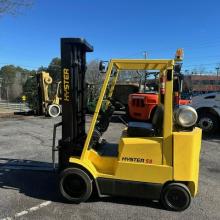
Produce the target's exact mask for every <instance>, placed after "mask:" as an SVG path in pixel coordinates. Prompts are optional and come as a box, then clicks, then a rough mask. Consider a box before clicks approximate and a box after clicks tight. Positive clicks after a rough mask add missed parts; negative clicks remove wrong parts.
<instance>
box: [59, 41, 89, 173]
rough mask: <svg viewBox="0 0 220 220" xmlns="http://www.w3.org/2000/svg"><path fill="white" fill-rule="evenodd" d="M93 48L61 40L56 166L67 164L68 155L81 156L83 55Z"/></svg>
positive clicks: (83, 135)
mask: <svg viewBox="0 0 220 220" xmlns="http://www.w3.org/2000/svg"><path fill="white" fill-rule="evenodd" d="M92 51H93V47H92V46H91V45H90V44H88V43H87V42H86V40H85V39H82V38H62V39H61V89H62V139H61V140H60V141H59V166H60V168H61V169H62V168H63V167H65V166H67V165H68V164H69V157H70V156H71V155H79V156H80V155H81V152H82V148H83V146H84V141H85V139H86V132H85V113H86V105H87V97H86V82H85V72H86V52H92Z"/></svg>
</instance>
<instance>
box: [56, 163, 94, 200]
mask: <svg viewBox="0 0 220 220" xmlns="http://www.w3.org/2000/svg"><path fill="white" fill-rule="evenodd" d="M92 182H93V181H92V179H91V178H90V177H89V175H88V174H87V173H86V172H85V171H83V170H82V169H80V168H75V167H74V168H67V169H65V170H63V171H62V172H61V174H60V181H59V187H60V192H61V194H62V196H63V197H64V198H65V199H67V200H68V201H69V202H73V203H80V202H85V201H86V200H88V199H89V198H90V196H91V194H92V191H93V184H92Z"/></svg>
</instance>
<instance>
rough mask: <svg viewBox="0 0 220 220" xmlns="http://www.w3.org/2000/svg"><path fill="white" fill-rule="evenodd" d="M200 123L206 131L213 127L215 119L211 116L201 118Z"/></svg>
mask: <svg viewBox="0 0 220 220" xmlns="http://www.w3.org/2000/svg"><path fill="white" fill-rule="evenodd" d="M198 124H199V126H200V127H201V128H202V129H203V130H206V131H209V130H211V129H212V128H213V121H212V120H211V119H210V118H201V119H200V120H199V123H198Z"/></svg>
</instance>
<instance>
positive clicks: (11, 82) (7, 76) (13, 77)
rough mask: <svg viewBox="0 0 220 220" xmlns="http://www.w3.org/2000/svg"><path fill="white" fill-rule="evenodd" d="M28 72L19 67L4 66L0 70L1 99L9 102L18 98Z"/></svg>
mask: <svg viewBox="0 0 220 220" xmlns="http://www.w3.org/2000/svg"><path fill="white" fill-rule="evenodd" d="M29 72H30V71H28V70H26V69H23V68H21V67H19V66H14V65H6V66H3V67H2V68H1V69H0V77H1V79H2V94H1V96H2V98H3V99H7V100H10V101H13V100H15V99H16V98H18V97H19V96H20V95H21V94H22V92H23V89H22V87H23V85H24V83H25V82H26V80H27V78H28V75H29Z"/></svg>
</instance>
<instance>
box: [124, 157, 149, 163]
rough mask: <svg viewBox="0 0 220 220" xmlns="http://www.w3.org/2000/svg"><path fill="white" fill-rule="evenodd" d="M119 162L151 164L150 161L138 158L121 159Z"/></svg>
mask: <svg viewBox="0 0 220 220" xmlns="http://www.w3.org/2000/svg"><path fill="white" fill-rule="evenodd" d="M121 160H122V161H124V162H134V163H152V159H144V158H138V157H122V158H121Z"/></svg>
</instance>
